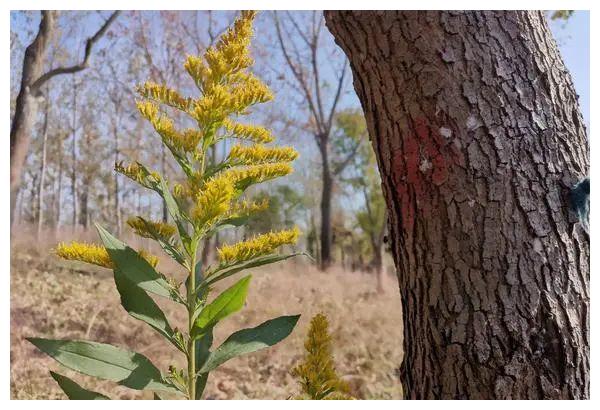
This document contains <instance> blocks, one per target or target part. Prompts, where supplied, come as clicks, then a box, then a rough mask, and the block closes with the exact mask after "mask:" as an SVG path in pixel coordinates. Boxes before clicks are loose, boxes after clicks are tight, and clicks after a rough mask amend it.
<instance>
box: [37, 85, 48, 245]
mask: <svg viewBox="0 0 600 410" xmlns="http://www.w3.org/2000/svg"><path fill="white" fill-rule="evenodd" d="M49 111H50V105H49V104H48V89H47V88H46V107H45V110H44V125H43V126H42V138H43V140H42V154H41V157H42V158H41V160H40V183H39V185H38V214H37V241H38V243H40V240H41V237H42V228H43V227H44V184H45V183H46V153H47V146H48V115H49Z"/></svg>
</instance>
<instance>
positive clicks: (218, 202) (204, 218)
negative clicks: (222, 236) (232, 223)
mask: <svg viewBox="0 0 600 410" xmlns="http://www.w3.org/2000/svg"><path fill="white" fill-rule="evenodd" d="M234 191H235V189H234V185H233V181H232V179H231V178H230V177H229V176H228V175H227V174H220V175H218V176H216V177H214V178H211V179H209V180H208V181H207V182H206V183H205V184H204V187H203V189H202V190H201V191H200V192H199V193H198V194H197V195H196V201H195V202H196V203H195V206H194V209H193V210H192V218H193V220H194V223H195V224H196V226H198V227H204V226H206V225H212V224H213V223H214V222H215V221H216V220H217V219H218V218H219V217H221V216H224V215H225V214H226V213H227V212H228V211H229V210H230V208H231V200H232V199H233V195H234Z"/></svg>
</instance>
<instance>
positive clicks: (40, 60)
mask: <svg viewBox="0 0 600 410" xmlns="http://www.w3.org/2000/svg"><path fill="white" fill-rule="evenodd" d="M54 22H55V14H54V12H44V13H42V18H41V20H40V26H39V30H38V33H37V35H36V37H35V39H34V40H33V42H32V43H31V44H30V45H29V46H28V47H27V49H26V50H25V57H24V59H23V72H22V74H21V88H20V90H19V94H18V95H17V100H16V102H15V114H14V116H13V120H12V124H11V127H10V195H11V211H10V212H11V223H12V221H13V218H14V216H13V213H14V205H15V204H16V195H17V193H18V190H19V185H20V184H21V173H22V171H23V165H24V164H25V159H26V157H27V152H28V151H29V143H30V141H31V134H32V131H33V124H34V122H35V119H36V117H37V111H38V99H39V98H40V96H39V95H38V89H34V88H33V87H32V86H33V83H34V82H35V81H36V80H37V79H38V78H39V77H40V76H41V75H42V70H43V68H44V59H45V58H46V51H47V49H48V44H49V43H50V40H51V39H52V35H53V31H54Z"/></svg>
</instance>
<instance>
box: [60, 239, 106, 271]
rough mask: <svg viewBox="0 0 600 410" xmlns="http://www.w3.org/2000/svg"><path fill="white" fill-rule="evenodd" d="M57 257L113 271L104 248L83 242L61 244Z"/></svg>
mask: <svg viewBox="0 0 600 410" xmlns="http://www.w3.org/2000/svg"><path fill="white" fill-rule="evenodd" d="M55 253H56V255H57V256H58V257H60V258H63V259H67V260H73V261H81V262H86V263H91V264H93V265H98V266H102V267H103V268H109V269H113V263H112V260H111V259H110V256H108V252H107V251H106V248H104V246H100V245H95V244H88V243H82V242H71V243H70V244H66V243H64V242H61V243H59V244H58V246H57V247H56V251H55Z"/></svg>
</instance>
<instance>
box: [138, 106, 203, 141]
mask: <svg viewBox="0 0 600 410" xmlns="http://www.w3.org/2000/svg"><path fill="white" fill-rule="evenodd" d="M136 105H137V108H138V110H139V112H140V113H141V114H142V115H143V116H144V117H145V118H146V119H147V120H148V121H149V122H150V123H151V124H152V126H153V127H154V129H155V130H156V132H158V134H159V135H160V136H161V137H162V139H163V141H164V142H165V143H166V144H167V145H168V146H170V147H173V148H175V149H178V150H182V151H184V152H194V151H195V149H196V147H197V146H198V143H199V142H200V140H201V139H202V133H201V132H200V131H198V130H194V129H187V130H185V131H183V132H179V131H177V130H176V129H175V126H174V125H173V121H171V119H170V118H168V117H166V116H164V115H161V114H160V112H159V107H158V105H157V104H155V103H153V102H151V101H138V102H136Z"/></svg>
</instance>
